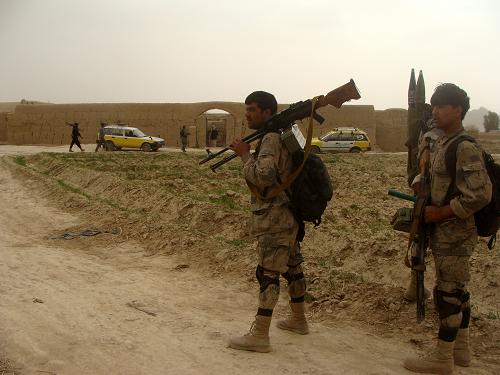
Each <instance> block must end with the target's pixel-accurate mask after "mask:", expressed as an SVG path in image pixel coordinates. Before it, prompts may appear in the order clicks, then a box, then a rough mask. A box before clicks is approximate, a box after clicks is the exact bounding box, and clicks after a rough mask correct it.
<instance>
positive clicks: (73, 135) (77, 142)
mask: <svg viewBox="0 0 500 375" xmlns="http://www.w3.org/2000/svg"><path fill="white" fill-rule="evenodd" d="M67 124H68V125H70V126H71V127H72V128H73V129H71V144H70V145H69V152H73V150H72V148H73V145H77V146H78V148H79V149H80V151H82V152H83V151H85V150H84V149H83V148H82V145H81V144H80V140H79V139H78V138H82V135H81V134H80V130H79V129H78V123H77V122H74V123H72V124H69V123H67Z"/></svg>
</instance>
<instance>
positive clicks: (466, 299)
mask: <svg viewBox="0 0 500 375" xmlns="http://www.w3.org/2000/svg"><path fill="white" fill-rule="evenodd" d="M469 322H470V293H469V292H465V293H464V295H463V296H462V322H461V323H460V328H468V327H469Z"/></svg>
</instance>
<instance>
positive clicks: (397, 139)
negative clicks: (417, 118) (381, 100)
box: [375, 109, 408, 152]
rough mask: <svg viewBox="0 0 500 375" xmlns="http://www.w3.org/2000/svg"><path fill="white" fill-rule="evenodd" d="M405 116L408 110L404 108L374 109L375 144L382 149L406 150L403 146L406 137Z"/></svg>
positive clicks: (391, 150)
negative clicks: (375, 124) (375, 125)
mask: <svg viewBox="0 0 500 375" xmlns="http://www.w3.org/2000/svg"><path fill="white" fill-rule="evenodd" d="M407 117H408V111H407V110H405V109H386V110H385V111H375V121H376V123H377V129H376V133H377V145H378V146H379V147H380V148H381V149H382V150H383V151H388V152H397V151H407V148H406V146H405V143H406V139H407V137H408V129H407V126H406V121H407Z"/></svg>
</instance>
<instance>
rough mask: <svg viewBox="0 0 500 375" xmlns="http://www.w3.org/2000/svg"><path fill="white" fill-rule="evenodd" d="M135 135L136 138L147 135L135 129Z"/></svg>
mask: <svg viewBox="0 0 500 375" xmlns="http://www.w3.org/2000/svg"><path fill="white" fill-rule="evenodd" d="M134 135H135V136H136V137H145V136H146V134H144V133H143V132H141V131H140V130H139V129H134Z"/></svg>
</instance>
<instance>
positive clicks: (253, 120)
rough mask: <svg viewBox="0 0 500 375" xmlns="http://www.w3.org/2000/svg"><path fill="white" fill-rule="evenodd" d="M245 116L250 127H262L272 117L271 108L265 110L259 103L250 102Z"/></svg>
mask: <svg viewBox="0 0 500 375" xmlns="http://www.w3.org/2000/svg"><path fill="white" fill-rule="evenodd" d="M245 117H246V119H247V122H248V127H249V128H250V129H260V128H261V127H262V125H264V124H265V123H266V121H267V120H269V119H270V118H271V110H270V109H266V110H264V111H263V110H262V109H260V107H259V106H258V105H257V103H250V104H247V106H246V111H245Z"/></svg>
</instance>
